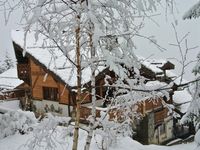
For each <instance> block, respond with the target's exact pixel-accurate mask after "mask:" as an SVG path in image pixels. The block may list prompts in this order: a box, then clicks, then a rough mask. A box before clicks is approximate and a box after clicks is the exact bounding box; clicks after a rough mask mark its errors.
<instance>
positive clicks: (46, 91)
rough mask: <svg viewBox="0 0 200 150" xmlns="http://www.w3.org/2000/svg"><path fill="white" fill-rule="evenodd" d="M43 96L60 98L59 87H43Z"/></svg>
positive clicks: (53, 98) (48, 98) (51, 98)
mask: <svg viewBox="0 0 200 150" xmlns="http://www.w3.org/2000/svg"><path fill="white" fill-rule="evenodd" d="M43 98H44V99H46V100H53V101H57V100H58V88H53V87H43Z"/></svg>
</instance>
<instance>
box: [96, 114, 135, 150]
mask: <svg viewBox="0 0 200 150" xmlns="http://www.w3.org/2000/svg"><path fill="white" fill-rule="evenodd" d="M109 118H110V117H109V114H107V113H106V112H103V111H101V117H100V118H97V120H98V121H97V122H98V124H97V125H98V126H99V127H97V128H96V130H95V136H97V137H98V138H99V139H101V141H96V142H100V143H99V145H101V148H102V149H108V148H109V147H110V146H112V145H115V144H116V143H117V139H118V138H119V137H120V136H131V134H132V129H131V126H130V120H128V119H127V120H124V121H123V122H120V123H119V122H118V121H117V120H115V119H113V120H112V121H110V120H109Z"/></svg>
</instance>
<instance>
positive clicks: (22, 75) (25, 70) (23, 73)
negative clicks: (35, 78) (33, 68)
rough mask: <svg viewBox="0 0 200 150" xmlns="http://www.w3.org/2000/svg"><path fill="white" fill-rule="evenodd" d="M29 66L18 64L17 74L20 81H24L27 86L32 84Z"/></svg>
mask: <svg viewBox="0 0 200 150" xmlns="http://www.w3.org/2000/svg"><path fill="white" fill-rule="evenodd" d="M29 68H30V67H29V65H28V64H17V72H18V77H19V79H21V80H23V81H24V82H26V83H27V84H30V70H29Z"/></svg>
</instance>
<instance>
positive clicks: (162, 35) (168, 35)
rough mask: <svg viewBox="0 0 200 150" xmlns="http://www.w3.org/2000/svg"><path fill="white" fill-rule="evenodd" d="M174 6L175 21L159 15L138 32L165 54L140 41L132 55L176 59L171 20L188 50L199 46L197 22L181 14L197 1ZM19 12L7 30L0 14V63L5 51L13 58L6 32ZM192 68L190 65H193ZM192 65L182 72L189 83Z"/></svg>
mask: <svg viewBox="0 0 200 150" xmlns="http://www.w3.org/2000/svg"><path fill="white" fill-rule="evenodd" d="M175 1H176V4H177V9H178V13H177V12H175V19H174V18H173V17H172V16H170V15H168V16H170V17H168V19H167V21H166V17H165V15H160V16H157V17H155V18H154V20H155V21H156V22H157V23H158V24H159V26H157V25H156V24H155V23H153V22H151V21H147V22H146V27H145V28H144V29H143V30H142V32H143V33H144V34H145V35H147V36H151V35H155V37H156V39H157V42H158V43H159V44H160V45H162V46H163V47H165V48H166V49H167V51H164V52H161V51H160V50H158V49H157V48H156V47H155V46H154V45H153V44H150V43H149V42H147V41H144V40H137V43H136V46H137V48H138V49H137V51H136V54H138V55H141V56H144V57H149V56H150V55H153V56H152V58H174V57H175V58H177V59H179V58H180V53H179V52H178V49H177V48H175V47H173V46H170V45H169V43H175V36H174V32H173V28H172V25H171V24H172V22H174V20H176V19H177V20H178V25H177V26H176V28H177V31H178V34H179V35H180V37H181V36H183V35H184V34H186V33H187V32H190V35H189V37H188V45H189V47H190V46H191V47H193V46H197V45H199V46H200V18H198V19H192V20H182V16H183V14H184V13H185V12H186V11H187V10H188V9H189V8H190V7H191V6H192V5H193V4H195V2H197V1H198V0H175ZM20 14H21V13H20V12H19V11H18V12H15V13H14V14H13V15H12V16H11V18H10V22H9V23H8V25H7V26H5V24H4V17H3V14H2V12H0V60H2V59H3V58H4V57H3V56H5V53H6V51H7V52H8V53H9V54H10V55H11V56H12V57H13V58H14V51H13V48H12V41H11V38H10V30H11V29H17V28H19V25H18V23H19V20H20ZM199 51H200V47H199V48H197V49H195V50H193V51H191V52H190V53H189V55H188V61H190V60H194V59H195V58H196V55H197V53H198V52H199ZM173 62H174V63H175V64H176V73H178V71H179V68H180V65H178V63H177V62H176V61H174V60H173ZM193 65H194V64H193ZM193 65H190V66H189V67H188V68H187V69H186V74H185V78H186V79H189V80H190V79H192V78H193V76H192V74H191V70H192V67H193Z"/></svg>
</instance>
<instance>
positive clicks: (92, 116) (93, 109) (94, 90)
mask: <svg viewBox="0 0 200 150" xmlns="http://www.w3.org/2000/svg"><path fill="white" fill-rule="evenodd" d="M93 28H94V25H93V23H92V22H90V33H89V42H90V43H89V46H90V49H91V60H92V61H93V60H94V59H95V48H94V45H93V39H92V38H93ZM95 70H96V66H95V64H94V63H92V64H91V72H92V75H91V87H92V90H91V94H92V115H91V118H90V123H89V132H88V136H87V138H86V144H85V148H84V149H85V150H89V148H90V144H91V140H92V136H93V131H94V124H95V119H96V89H95Z"/></svg>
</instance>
